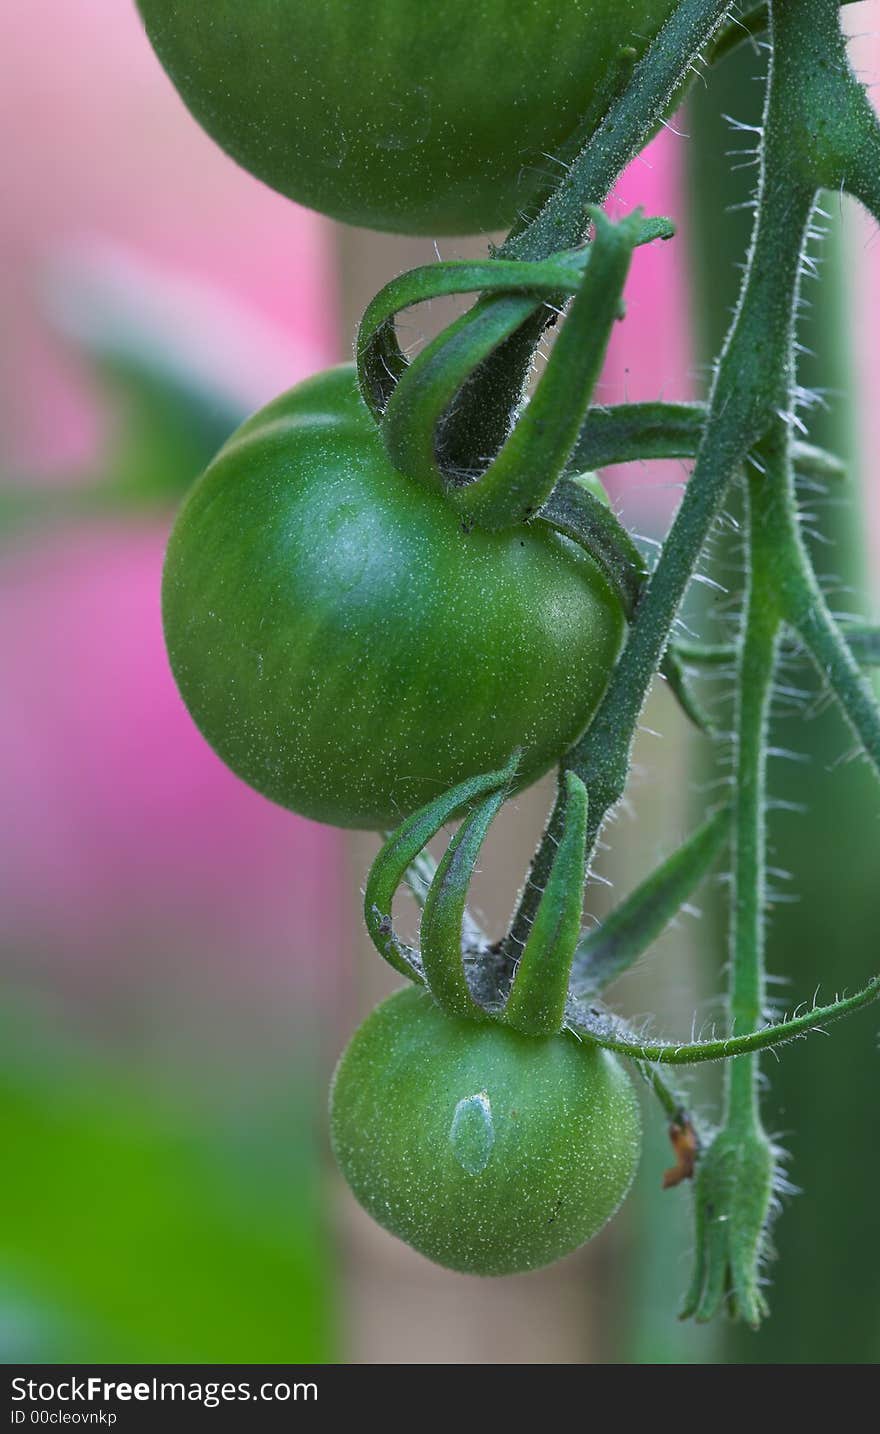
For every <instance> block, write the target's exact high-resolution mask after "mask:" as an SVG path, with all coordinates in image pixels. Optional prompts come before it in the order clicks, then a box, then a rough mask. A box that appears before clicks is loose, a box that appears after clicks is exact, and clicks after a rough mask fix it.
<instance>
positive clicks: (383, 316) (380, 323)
mask: <svg viewBox="0 0 880 1434" xmlns="http://www.w3.org/2000/svg"><path fill="white" fill-rule="evenodd" d="M588 257H589V251H588V250H587V249H585V248H580V249H575V250H568V251H565V252H563V253H561V254H555V255H554V256H553V258H552V259H547V260H544V261H542V262H540V263H534V262H529V261H523V260H514V259H482V260H476V261H474V260H449V261H447V262H443V263H439V264H426V265H423V266H422V267H421V268H418V269H410V270H409V271H408V272H407V273H405V274H400V275H399V276H398V277H397V278H396V279H392V280H391V282H390V283H388V284H386V285H385V287H384V288H383V289H380V290H379V293H378V294H377V295H376V297H375V298H374V299H372V300H371V302H370V303H369V304H368V305H367V308H366V309H365V310H364V314H363V317H362V319H361V322H360V327H359V329H358V336H357V347H356V357H357V369H358V380H359V383H360V388H361V393H362V394H363V397H364V402H365V403H366V405H367V407H368V408H369V409H370V411H371V412H372V414H373V416H374V417H375V418H376V420H377V422H378V421H379V420H380V419H381V418H382V415H383V414H384V412H385V409H386V407H387V406H388V400H389V399H390V398H391V395H392V393H393V392H394V389H395V387H396V384H397V382H398V380H399V379H400V378H401V377H402V376H403V374H404V373H405V372H406V370H407V368H408V367H409V361H408V360H407V359H406V357H405V356H404V354H403V352H402V350H401V348H400V344H399V342H398V339H397V332H396V328H395V321H396V319H397V316H398V315H399V314H401V313H403V312H404V311H405V310H406V309H408V308H412V306H413V305H414V304H423V303H425V302H426V301H427V300H430V299H439V298H443V297H446V296H452V295H454V294H471V293H480V294H495V295H501V296H504V295H508V296H509V295H519V296H520V297H524V298H526V299H527V300H528V303H527V304H526V306H525V316H526V317H527V316H528V313H530V312H533V311H534V310H535V308H538V307H540V306H541V303H542V301H544V300H546V299H558V296H559V295H562V296H563V297H570V296H571V295H572V294H574V293H575V292H576V291H577V287H578V284H579V283H580V277H581V275H582V274H583V271H584V269H585V267H586V264H587V261H588ZM476 315H477V310H476V309H475V310H472V311H471V317H472V318H474V317H476ZM467 317H468V315H465V318H467ZM492 323H493V325H494V320H493V321H492ZM502 326H503V324H502ZM490 327H491V326H490ZM517 327H518V325H517ZM496 342H497V340H496ZM494 347H495V344H494V343H493V344H492V345H491V346H490V348H489V349H487V354H488V353H489V352H491V351H492V348H494Z"/></svg>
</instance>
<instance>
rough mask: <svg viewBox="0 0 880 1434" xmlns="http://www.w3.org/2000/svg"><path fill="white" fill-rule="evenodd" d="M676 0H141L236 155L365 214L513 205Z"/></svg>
mask: <svg viewBox="0 0 880 1434" xmlns="http://www.w3.org/2000/svg"><path fill="white" fill-rule="evenodd" d="M675 3H676V0H138V4H139V6H140V10H141V14H142V15H143V18H144V21H145V23H146V26H147V30H148V32H149V35H150V38H151V40H152V42H153V45H154V46H155V48H156V51H157V53H158V55H159V58H160V60H161V61H162V64H163V65H164V66H165V68H166V70H167V71H168V73H169V75H170V76H171V78H172V80H173V81H174V84H175V85H176V86H177V89H178V90H179V91H180V94H181V95H182V97H183V99H184V100H185V102H186V104H187V105H188V106H189V108H190V109H191V111H192V113H193V114H194V115H195V117H196V118H197V119H198V120H199V121H200V122H201V124H203V125H204V127H205V129H206V130H207V131H208V133H209V134H210V135H212V136H213V137H214V139H216V140H217V141H218V143H219V144H221V145H222V146H223V148H224V149H225V150H227V151H228V153H229V154H231V155H232V156H233V158H235V159H237V160H238V161H239V163H240V164H243V165H244V166H245V168H246V169H249V170H250V171H251V172H252V173H253V174H255V175H257V176H258V177H259V178H260V179H263V180H265V181H266V183H267V184H271V185H272V186H273V188H275V189H278V190H280V191H281V193H282V194H287V195H289V196H290V198H292V199H296V200H298V201H299V202H300V203H301V204H307V205H309V206H310V207H311V208H313V209H319V210H321V211H322V212H323V213H325V214H331V215H333V217H334V218H336V219H344V220H346V221H347V222H348V223H350V224H366V225H368V226H370V227H371V228H373V229H389V230H395V231H397V232H400V233H410V234H473V233H477V232H479V231H481V230H486V229H494V228H499V227H501V226H506V225H508V224H510V223H512V222H513V220H514V218H515V216H516V213H517V211H518V210H519V209H521V208H522V207H523V205H525V204H527V203H528V201H529V198H530V196H531V194H532V193H533V191H534V189H535V187H536V184H537V182H538V180H539V178H540V176H541V175H546V174H547V173H548V172H549V173H551V174H553V173H555V172H557V170H556V167H555V166H554V164H553V161H552V158H550V157H549V156H552V155H553V153H554V152H555V151H557V150H558V149H559V148H560V146H561V145H562V144H563V142H564V141H565V140H566V138H567V137H568V136H569V135H570V134H571V132H572V131H573V130H574V129H575V127H576V126H577V124H578V122H579V120H580V118H581V116H582V115H583V114H584V112H585V111H586V110H587V109H588V107H589V105H590V101H591V99H592V98H593V96H594V93H595V91H596V89H597V86H599V85H601V84H602V82H603V80H607V78H608V76H609V73H612V72H613V68H614V67H615V66H616V64H617V62H618V56H619V54H620V52H621V50H625V49H628V48H632V49H634V50H635V51H637V52H638V53H641V52H642V51H643V50H644V49H645V48H646V46H647V45H648V43H649V42H650V40H651V39H652V38H653V37H654V36H655V35H656V34H657V32H658V30H659V29H660V27H661V25H662V24H663V22H664V21H665V20H666V18H667V16H668V15H669V14H670V12H671V11H672V10H673V9H674V7H675Z"/></svg>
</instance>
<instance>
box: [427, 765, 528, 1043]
mask: <svg viewBox="0 0 880 1434" xmlns="http://www.w3.org/2000/svg"><path fill="white" fill-rule="evenodd" d="M507 795H508V788H507V787H506V786H505V787H502V788H501V789H500V790H498V791H495V792H492V793H491V794H490V795H489V796H488V797H486V798H485V799H484V800H483V801H482V802H480V805H479V806H478V807H477V808H476V809H475V810H474V811H473V812H471V813H470V815H469V816H468V817H466V818H465V820H464V821H463V822H462V824H461V826H460V827H459V829H458V831H457V832H456V833H455V836H454V837H453V838H452V840H451V841H450V843H449V846H448V847H447V849H446V852H445V854H444V856H443V859H442V861H441V862H440V863H439V865H438V867H437V871H436V873H435V875H434V880H433V881H432V882H431V887H430V890H429V892H428V896H427V900H426V901H425V907H424V911H423V912H422V924H421V952H422V971H423V974H424V980H425V984H426V986H427V987H428V989H429V991H430V992H431V995H432V996H433V997H434V999H435V1000H436V1001H437V1002H439V1004H440V1005H441V1006H442V1007H443V1009H444V1010H446V1011H448V1012H449V1014H450V1015H451V1016H464V1017H469V1018H470V1019H471V1020H485V1019H486V1012H485V1011H484V1010H483V1008H482V1007H481V1006H480V1005H478V1004H477V1002H476V1001H475V1000H474V998H473V996H472V995H471V993H470V987H469V986H468V982H467V976H466V974H465V969H464V962H463V960H462V947H463V939H462V938H463V923H464V916H465V910H466V906H467V895H468V888H469V886H470V883H471V878H472V877H473V874H474V867H475V865H476V862H477V857H478V856H479V854H480V850H481V848H482V845H483V842H484V841H485V840H486V833H487V832H488V830H489V827H490V826H491V824H492V822H493V821H494V820H495V817H496V816H497V815H498V812H499V810H500V808H501V807H502V806H503V804H504V802H505V800H506V798H507Z"/></svg>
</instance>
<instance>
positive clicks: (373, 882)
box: [364, 752, 520, 984]
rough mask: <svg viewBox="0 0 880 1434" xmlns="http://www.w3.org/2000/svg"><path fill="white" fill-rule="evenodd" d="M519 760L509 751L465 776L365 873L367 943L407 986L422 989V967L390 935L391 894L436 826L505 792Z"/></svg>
mask: <svg viewBox="0 0 880 1434" xmlns="http://www.w3.org/2000/svg"><path fill="white" fill-rule="evenodd" d="M519 755H520V754H519V752H515V753H514V754H513V756H512V757H511V759H510V761H509V762H508V763H507V765H506V766H505V767H502V768H501V769H500V770H499V771H496V772H487V773H484V774H483V775H482V776H479V777H470V778H468V780H467V781H465V782H460V783H459V785H458V786H457V787H453V788H452V789H451V791H448V792H445V793H444V794H443V796H441V797H437V799H436V800H435V801H433V802H429V803H428V804H427V806H424V807H420V808H419V810H418V811H417V812H413V814H412V816H410V817H407V819H406V821H404V822H403V823H402V824H401V825H400V826H399V827H398V828H397V831H396V832H394V834H393V835H392V836H391V837H390V838H389V839H388V840H387V841H386V842H385V845H384V846H383V847H382V850H381V851H380V852H379V855H378V856H377V857H376V860H375V861H374V862H373V865H372V866H371V868H370V874H369V876H368V877H367V885H366V889H365V891H364V919H365V921H366V926H367V931H368V932H369V936H370V940H371V941H372V943H373V945H374V946H375V948H376V950H377V951H378V952H379V955H380V956H382V957H383V958H384V960H386V961H387V962H388V964H389V965H390V966H393V968H394V970H395V971H398V972H399V973H400V975H401V976H406V977H407V979H408V980H410V981H418V982H421V983H422V984H424V974H423V971H422V962H421V958H420V956H419V953H418V952H417V951H415V950H414V949H413V948H412V947H411V946H408V945H407V944H406V943H405V942H403V941H401V940H400V939H399V938H398V937H397V935H396V934H395V932H394V928H393V925H392V920H391V909H392V906H393V903H394V894H395V892H396V891H397V888H398V887H399V886H400V884H401V882H403V881H404V880H405V879H406V874H407V871H408V870H409V868H410V867H411V866H412V865H413V863H414V862H415V861H416V860H417V859H418V857H419V854H420V853H421V852H422V851H423V849H424V847H426V846H427V844H428V842H429V841H430V840H431V838H432V837H434V836H436V835H437V832H438V831H439V830H440V828H441V827H442V826H445V824H446V823H447V822H450V821H453V820H454V819H455V818H456V817H457V816H460V815H461V813H462V812H463V811H466V810H467V809H468V808H469V807H470V806H472V804H473V803H474V802H477V801H479V800H480V798H481V797H484V796H486V794H487V793H489V792H493V791H497V790H498V789H499V788H505V789H506V787H507V786H508V784H509V783H510V782H511V781H512V780H513V778H514V775H515V773H516V769H517V766H518V763H519Z"/></svg>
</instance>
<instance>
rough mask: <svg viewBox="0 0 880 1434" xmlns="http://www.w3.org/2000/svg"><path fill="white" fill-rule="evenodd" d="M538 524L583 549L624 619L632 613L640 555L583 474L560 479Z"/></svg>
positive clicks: (639, 584)
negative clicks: (606, 583) (611, 591)
mask: <svg viewBox="0 0 880 1434" xmlns="http://www.w3.org/2000/svg"><path fill="white" fill-rule="evenodd" d="M540 518H541V520H542V522H545V523H547V524H548V525H549V526H550V527H551V528H555V529H556V531H557V532H558V533H564V534H565V536H566V537H567V538H572V539H573V540H574V542H576V543H579V544H580V545H581V547H583V548H586V550H587V551H588V552H589V554H590V556H591V557H592V559H593V561H594V562H595V563H596V564H597V565H598V566H599V567H600V568H601V569H602V572H603V573H604V574H605V577H606V578H607V579H608V581H609V582H610V583H611V585H612V587H613V588H614V591H615V593H616V594H617V597H618V599H619V601H620V603H621V606H622V607H623V610H624V612H625V613H626V615H627V617H628V618H630V617H632V615H633V612H634V611H635V607H636V603H637V602H638V600H639V597H640V595H641V592H642V588H643V587H644V583H645V577H646V568H645V562H644V559H643V558H642V555H641V553H640V552H639V550H638V548H637V547H636V545H635V543H634V542H633V540H632V538H631V537H630V535H629V533H628V532H627V531H626V528H625V527H624V526H623V524H622V523H621V522H620V520H619V518H617V517H615V515H614V513H613V512H612V511H611V509H610V507H609V506H608V503H607V501H603V500H602V499H601V498H599V497H597V495H596V493H595V492H594V491H593V490H592V487H591V486H590V482H589V478H588V477H587V475H585V474H584V475H580V476H578V477H575V478H563V479H562V480H561V481H560V482H559V483H558V484H557V485H556V487H555V488H554V490H553V492H552V493H551V494H550V497H549V498H548V499H547V502H546V503H545V504H544V506H543V508H542V509H541V512H540Z"/></svg>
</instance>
